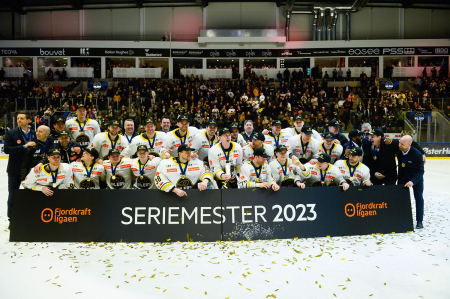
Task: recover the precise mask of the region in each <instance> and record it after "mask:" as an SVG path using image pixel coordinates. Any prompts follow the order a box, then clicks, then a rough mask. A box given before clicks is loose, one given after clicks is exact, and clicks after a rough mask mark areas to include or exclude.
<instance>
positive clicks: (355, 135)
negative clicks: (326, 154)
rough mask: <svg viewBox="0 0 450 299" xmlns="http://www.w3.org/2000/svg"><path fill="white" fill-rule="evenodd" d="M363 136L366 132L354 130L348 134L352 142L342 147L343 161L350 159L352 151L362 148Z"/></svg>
mask: <svg viewBox="0 0 450 299" xmlns="http://www.w3.org/2000/svg"><path fill="white" fill-rule="evenodd" d="M362 135H364V132H362V131H360V130H358V129H353V130H351V131H350V132H349V133H348V139H350V141H349V142H347V143H345V144H344V145H342V148H343V152H342V155H341V159H348V155H349V152H350V150H352V149H353V148H355V147H361V146H362V138H361V136H362ZM361 159H362V157H361ZM361 161H362V160H361Z"/></svg>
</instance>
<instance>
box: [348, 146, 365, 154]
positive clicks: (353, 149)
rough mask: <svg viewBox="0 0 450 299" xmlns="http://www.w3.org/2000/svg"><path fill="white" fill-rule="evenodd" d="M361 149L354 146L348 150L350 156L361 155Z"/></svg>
mask: <svg viewBox="0 0 450 299" xmlns="http://www.w3.org/2000/svg"><path fill="white" fill-rule="evenodd" d="M362 153H363V152H362V149H361V148H360V147H354V148H352V149H351V150H350V152H349V154H350V155H352V156H362Z"/></svg>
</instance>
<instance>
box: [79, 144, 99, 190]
mask: <svg viewBox="0 0 450 299" xmlns="http://www.w3.org/2000/svg"><path fill="white" fill-rule="evenodd" d="M98 158H99V154H98V151H97V150H96V149H95V148H87V149H85V150H84V152H83V156H82V157H81V161H79V162H77V161H76V162H72V163H70V166H71V167H72V173H73V184H74V185H75V187H74V189H100V180H103V181H104V180H105V176H106V171H105V168H104V167H103V165H101V164H98V163H97V160H98Z"/></svg>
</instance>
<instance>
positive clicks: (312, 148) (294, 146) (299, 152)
mask: <svg viewBox="0 0 450 299" xmlns="http://www.w3.org/2000/svg"><path fill="white" fill-rule="evenodd" d="M301 138H302V137H301V135H297V136H292V137H291V138H289V142H288V145H287V146H286V147H287V148H288V151H289V153H292V154H294V156H296V157H297V158H299V159H300V158H304V159H307V160H310V159H312V158H318V157H319V141H317V140H316V139H314V138H311V139H310V140H309V142H308V143H307V144H303V143H302V141H301ZM302 145H303V146H304V148H303V146H302Z"/></svg>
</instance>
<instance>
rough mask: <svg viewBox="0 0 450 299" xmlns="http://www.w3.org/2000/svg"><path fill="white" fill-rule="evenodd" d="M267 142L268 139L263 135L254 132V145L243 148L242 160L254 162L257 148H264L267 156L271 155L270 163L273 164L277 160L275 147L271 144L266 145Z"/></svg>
mask: <svg viewBox="0 0 450 299" xmlns="http://www.w3.org/2000/svg"><path fill="white" fill-rule="evenodd" d="M265 140H266V137H265V136H264V134H263V133H260V132H254V133H253V140H252V143H250V144H247V145H246V146H244V147H243V148H242V160H243V162H244V163H245V162H248V161H251V160H253V158H254V151H255V150H256V149H257V148H263V149H265V150H266V151H267V154H268V155H269V158H268V162H269V163H270V162H272V161H273V160H274V159H275V155H274V151H273V147H272V146H271V145H270V144H264V141H265Z"/></svg>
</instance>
